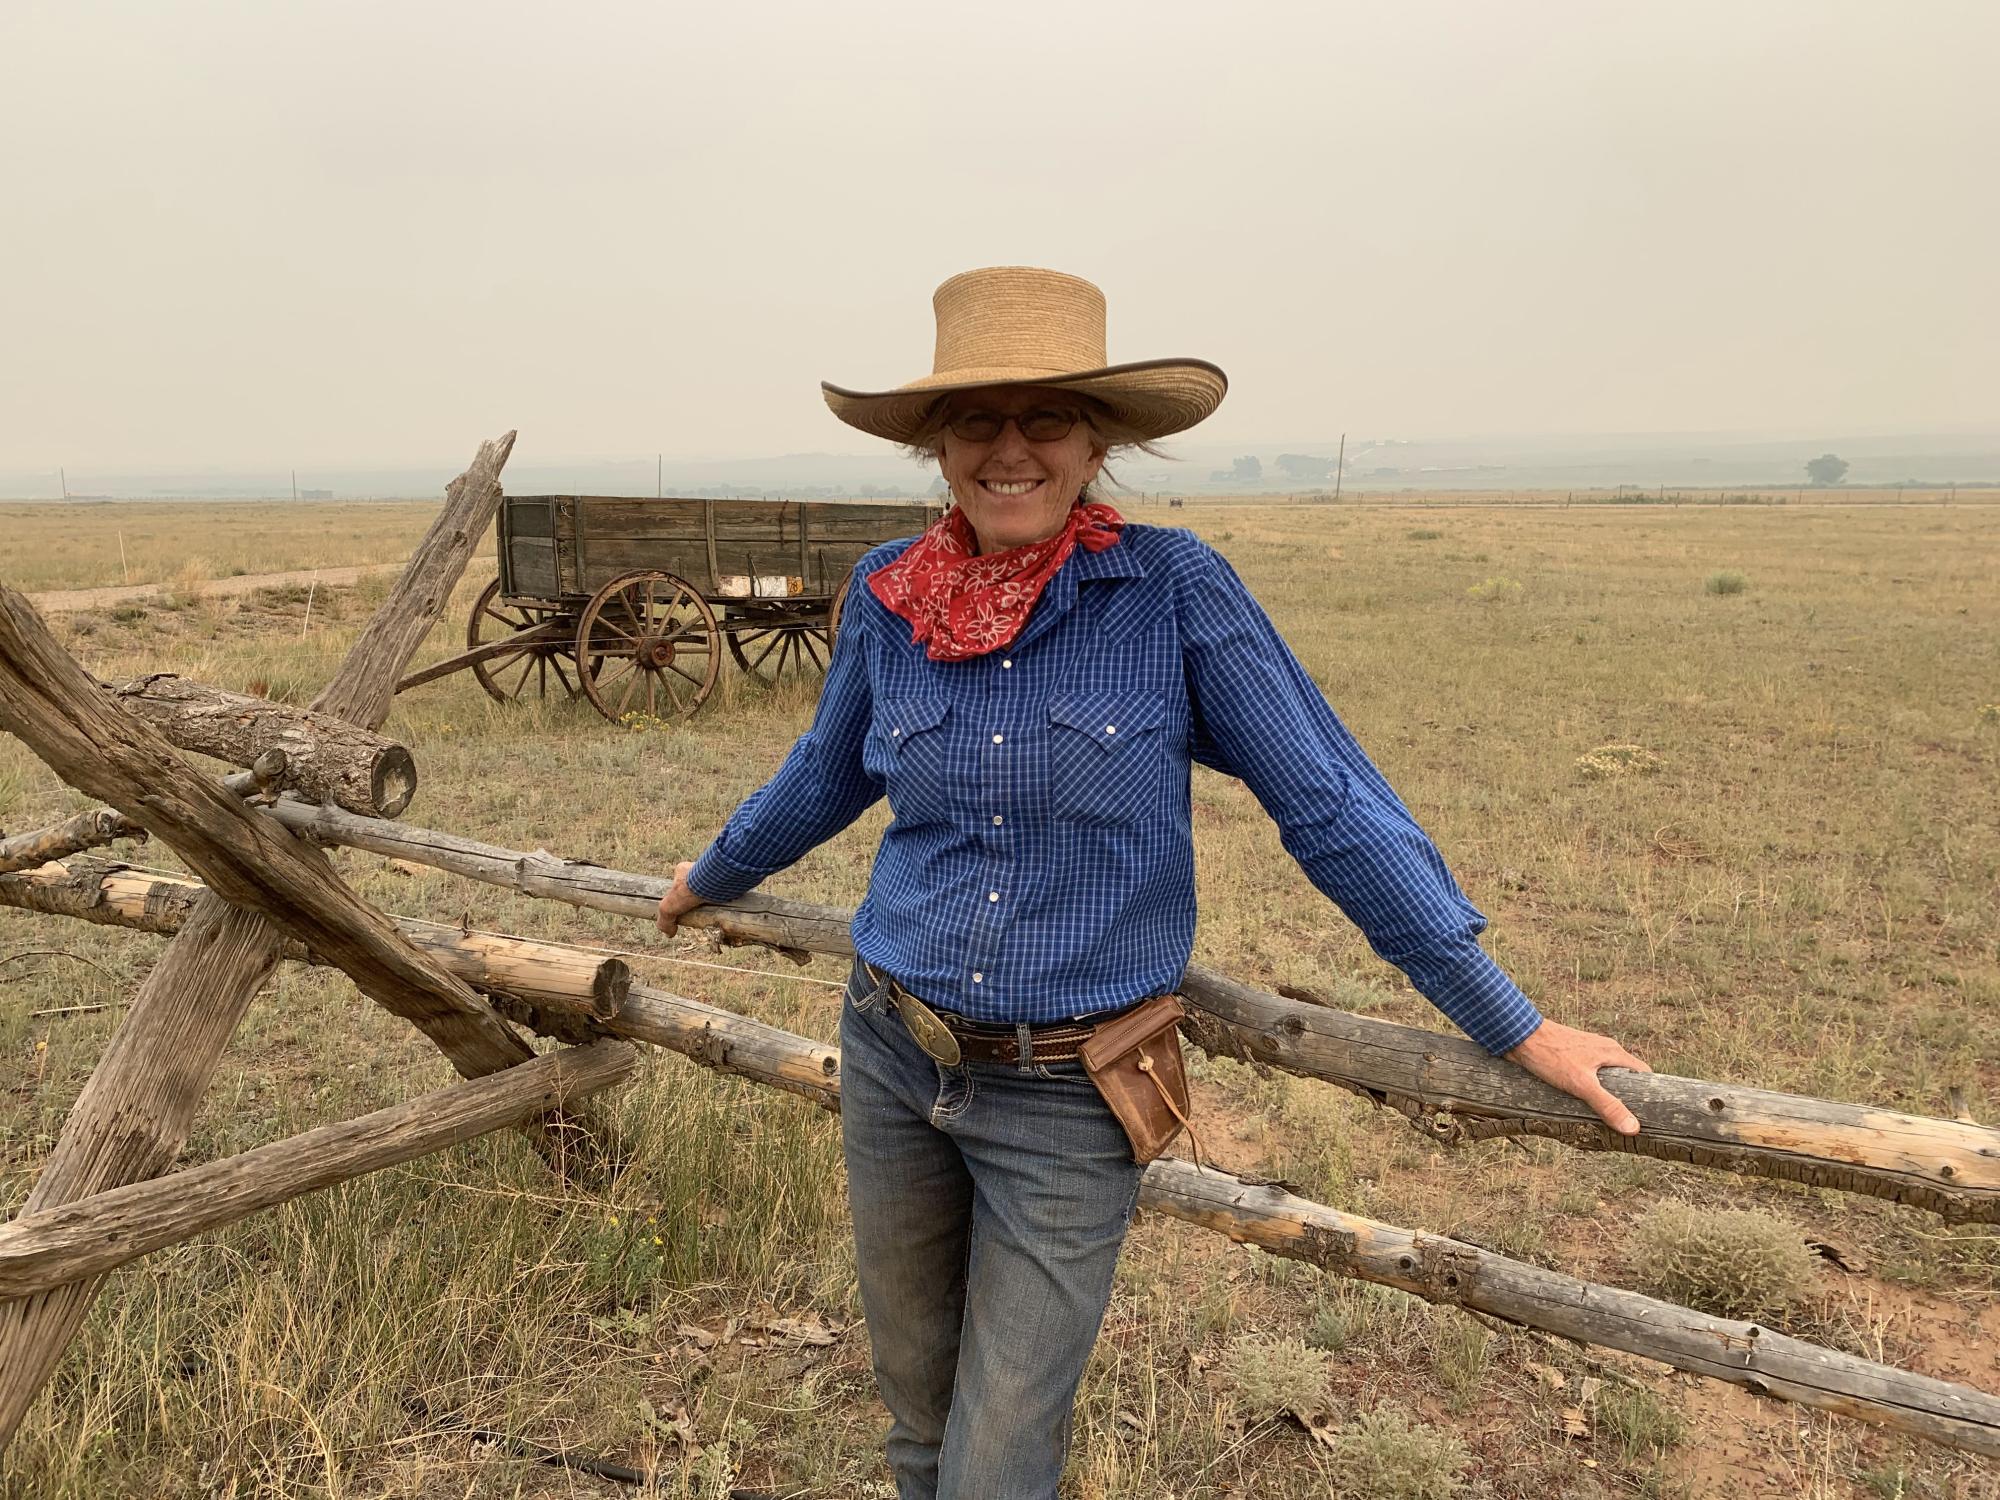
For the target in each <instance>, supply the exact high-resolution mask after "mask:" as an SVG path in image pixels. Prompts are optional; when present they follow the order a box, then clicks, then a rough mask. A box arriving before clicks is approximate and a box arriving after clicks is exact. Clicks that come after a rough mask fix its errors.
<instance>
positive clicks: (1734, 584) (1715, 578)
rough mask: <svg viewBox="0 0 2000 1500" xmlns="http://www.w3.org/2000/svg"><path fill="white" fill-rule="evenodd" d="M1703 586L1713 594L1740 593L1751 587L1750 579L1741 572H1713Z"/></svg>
mask: <svg viewBox="0 0 2000 1500" xmlns="http://www.w3.org/2000/svg"><path fill="white" fill-rule="evenodd" d="M1702 587H1703V588H1705V589H1707V590H1708V592H1709V593H1711V594H1740V593H1742V592H1743V591H1744V590H1745V589H1747V588H1749V587H1750V580H1749V579H1747V578H1745V577H1744V576H1743V575H1742V574H1741V573H1731V572H1722V573H1711V574H1709V575H1708V580H1707V581H1706V582H1705V583H1703V584H1702Z"/></svg>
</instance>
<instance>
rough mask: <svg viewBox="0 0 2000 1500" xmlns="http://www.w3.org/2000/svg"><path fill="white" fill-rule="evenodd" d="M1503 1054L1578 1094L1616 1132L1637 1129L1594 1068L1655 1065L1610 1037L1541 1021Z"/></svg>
mask: <svg viewBox="0 0 2000 1500" xmlns="http://www.w3.org/2000/svg"><path fill="white" fill-rule="evenodd" d="M1506 1057H1507V1060H1508V1061H1509V1062H1511V1063H1518V1064H1519V1065H1520V1066H1521V1067H1523V1068H1526V1069H1527V1070H1528V1071H1529V1072H1530V1073H1533V1074H1534V1075H1535V1076H1536V1077H1537V1078H1539V1079H1541V1080H1542V1082H1543V1083H1546V1084H1548V1085H1549V1086H1550V1087H1552V1088H1559V1089H1561V1090H1562V1091H1563V1092H1564V1093H1565V1094H1570V1095H1573V1096H1575V1097H1576V1098H1578V1099H1581V1100H1582V1101H1583V1102H1584V1103H1585V1104H1588V1105H1589V1106H1590V1107H1591V1108H1592V1109H1594V1110H1596V1111H1597V1114H1598V1118H1600V1119H1601V1120H1603V1121H1604V1123H1605V1124H1607V1125H1609V1126H1610V1127H1611V1128H1612V1129H1613V1130H1615V1131H1617V1132H1618V1133H1619V1134H1620V1135H1637V1134H1638V1133H1639V1120H1638V1117H1637V1116H1636V1115H1634V1114H1633V1113H1632V1111H1631V1110H1629V1109H1627V1108H1626V1107H1625V1106H1624V1105H1623V1104H1622V1103H1620V1102H1619V1100H1618V1099H1617V1098H1616V1097H1615V1096H1614V1095H1613V1094H1612V1093H1611V1091H1610V1090H1609V1089H1607V1088H1605V1086H1604V1085H1603V1084H1601V1083H1599V1082H1598V1081H1597V1070H1598V1069H1599V1068H1630V1069H1631V1070H1632V1071H1633V1072H1635V1073H1650V1072H1652V1071H1653V1070H1652V1069H1651V1068H1650V1067H1648V1066H1647V1065H1646V1064H1645V1063H1644V1062H1642V1061H1641V1060H1640V1059H1638V1058H1637V1057H1634V1056H1633V1055H1632V1054H1631V1053H1630V1052H1627V1051H1626V1050H1625V1049H1624V1047H1622V1046H1620V1045H1619V1044H1618V1043H1617V1042H1615V1041H1613V1040H1612V1039H1611V1038H1610V1037H1608V1036H1599V1035H1598V1034H1597V1033H1596V1032H1594V1031H1578V1030H1577V1029H1576V1028H1575V1027H1574V1026H1564V1025H1563V1024H1562V1023H1561V1022H1559V1021H1549V1020H1544V1021H1543V1022H1542V1024H1541V1025H1539V1026H1537V1027H1536V1028H1535V1029H1534V1031H1532V1032H1531V1033H1529V1035H1528V1039H1527V1040H1526V1041H1524V1042H1522V1043H1521V1044H1520V1045H1519V1046H1518V1047H1516V1048H1515V1049H1514V1050H1513V1051H1512V1052H1509V1053H1507V1054H1506Z"/></svg>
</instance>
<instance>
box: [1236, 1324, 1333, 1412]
mask: <svg viewBox="0 0 2000 1500" xmlns="http://www.w3.org/2000/svg"><path fill="white" fill-rule="evenodd" d="M1332 1376H1333V1369H1332V1360H1331V1359H1329V1358H1328V1356H1327V1355H1325V1354H1323V1353H1321V1352H1320V1351H1319V1350H1317V1349H1311V1348H1308V1347H1307V1346H1306V1343H1305V1341H1304V1340H1303V1339H1296V1338H1272V1337H1269V1336H1268V1335H1265V1334H1258V1333H1249V1334H1244V1335H1242V1336H1240V1337H1238V1338H1234V1339H1231V1340H1230V1343H1229V1353H1228V1354H1227V1355H1225V1356H1224V1357H1223V1361H1222V1367H1221V1371H1220V1377H1221V1385H1222V1389H1223V1391H1224V1392H1225V1393H1226V1394H1227V1395H1228V1396H1229V1399H1230V1400H1231V1401H1233V1402H1234V1403H1235V1404H1236V1406H1237V1408H1238V1410H1240V1411H1241V1412H1242V1413H1243V1414H1244V1415H1245V1416H1246V1417H1250V1418H1252V1419H1253V1420H1258V1421H1262V1420H1264V1419H1266V1418H1269V1417H1276V1416H1282V1415H1283V1414H1284V1413H1286V1412H1294V1413H1297V1414H1298V1415H1300V1416H1304V1415H1306V1414H1308V1413H1311V1412H1323V1411H1325V1410H1326V1409H1327V1406H1328V1404H1329V1403H1330V1402H1331V1400H1332V1397H1333V1379H1332Z"/></svg>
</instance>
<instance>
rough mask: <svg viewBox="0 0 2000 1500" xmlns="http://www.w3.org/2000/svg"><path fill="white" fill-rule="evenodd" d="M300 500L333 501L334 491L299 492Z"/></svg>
mask: <svg viewBox="0 0 2000 1500" xmlns="http://www.w3.org/2000/svg"><path fill="white" fill-rule="evenodd" d="M299 498H300V499H301V500H331V499H332V498H333V491H332V490H300V491H299Z"/></svg>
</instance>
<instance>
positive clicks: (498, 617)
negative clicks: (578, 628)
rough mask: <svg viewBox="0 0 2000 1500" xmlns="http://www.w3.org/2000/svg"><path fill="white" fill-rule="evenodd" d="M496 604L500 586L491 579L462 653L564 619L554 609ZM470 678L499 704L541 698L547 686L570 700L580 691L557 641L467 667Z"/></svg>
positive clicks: (565, 645) (563, 643)
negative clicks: (474, 678)
mask: <svg viewBox="0 0 2000 1500" xmlns="http://www.w3.org/2000/svg"><path fill="white" fill-rule="evenodd" d="M499 599H500V580H499V579H497V578H496V579H494V580H493V581H492V582H491V583H489V584H487V585H486V587H485V589H484V590H483V591H481V593H480V595H479V602H478V603H477V604H475V605H473V606H472V617H471V618H470V619H468V620H467V621H466V622H465V649H466V650H468V651H470V650H472V649H473V648H474V647H477V646H484V645H486V644H487V643H488V642H489V641H497V640H501V639H503V638H504V637H506V636H510V635H519V634H520V633H521V632H523V631H526V630H533V629H535V628H536V627H537V626H541V625H547V624H549V623H550V622H552V621H558V620H561V619H562V617H563V611H562V610H561V609H559V608H556V607H555V606H553V605H538V604H502V603H500V602H499ZM565 662H567V663H568V665H567V666H565V665H564V663H565ZM472 675H473V676H474V677H477V678H478V679H479V685H480V686H481V687H483V688H485V689H486V694H487V696H488V697H490V698H492V699H493V700H494V701H495V702H498V703H521V702H525V701H526V700H527V699H529V698H531V697H532V698H546V697H548V696H549V693H550V692H551V680H553V682H554V685H555V686H556V687H559V688H561V690H562V692H563V695H564V696H565V697H569V698H574V697H575V696H576V695H577V694H578V693H579V692H581V691H582V686H583V685H582V676H583V674H582V673H581V672H580V671H579V670H578V669H577V665H576V659H575V657H574V656H572V655H571V652H570V643H569V642H568V641H567V640H562V639H557V640H554V641H549V642H547V643H544V644H540V645H534V646H523V647H522V648H521V649H520V650H519V651H518V652H505V653H502V654H501V655H499V656H489V657H487V658H486V659H485V660H484V661H476V662H474V663H473V664H472Z"/></svg>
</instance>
